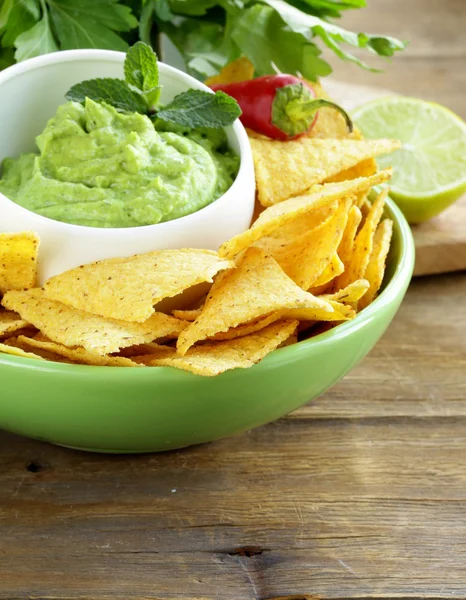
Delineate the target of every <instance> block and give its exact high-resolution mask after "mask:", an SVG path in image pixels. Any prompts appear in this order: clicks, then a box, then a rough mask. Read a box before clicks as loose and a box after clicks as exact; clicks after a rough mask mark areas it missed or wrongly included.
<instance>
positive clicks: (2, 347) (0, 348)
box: [0, 344, 45, 360]
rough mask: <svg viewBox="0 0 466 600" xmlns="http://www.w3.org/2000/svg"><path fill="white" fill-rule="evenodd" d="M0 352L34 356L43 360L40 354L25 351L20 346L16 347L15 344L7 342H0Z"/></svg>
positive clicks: (28, 356)
mask: <svg viewBox="0 0 466 600" xmlns="http://www.w3.org/2000/svg"><path fill="white" fill-rule="evenodd" d="M0 353H3V354H11V355H12V356H20V357H21V358H34V359H36V360H45V358H42V356H39V355H38V354H33V353H32V352H25V351H24V350H22V349H21V348H17V347H16V346H9V345H7V344H0Z"/></svg>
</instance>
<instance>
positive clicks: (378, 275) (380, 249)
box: [358, 219, 393, 309]
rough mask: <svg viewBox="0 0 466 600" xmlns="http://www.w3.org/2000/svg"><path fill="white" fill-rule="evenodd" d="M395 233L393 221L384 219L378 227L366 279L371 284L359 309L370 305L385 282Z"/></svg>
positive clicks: (360, 302) (365, 275)
mask: <svg viewBox="0 0 466 600" xmlns="http://www.w3.org/2000/svg"><path fill="white" fill-rule="evenodd" d="M392 233H393V221H392V220H391V219H384V220H383V221H382V222H381V223H380V225H379V226H378V227H377V231H376V232H375V235H374V240H373V246H372V252H371V256H370V258H369V264H368V265H367V267H366V271H365V273H364V277H365V278H366V279H367V281H368V282H369V284H370V287H369V289H368V291H367V292H366V294H365V295H364V296H363V297H362V298H361V300H360V301H359V305H358V307H359V309H363V308H365V307H366V306H368V304H370V303H371V302H372V301H373V300H374V298H375V297H376V296H377V292H378V291H379V289H380V286H381V285H382V282H383V277H384V273H385V261H386V258H387V255H388V251H389V250H390V242H391V239H392Z"/></svg>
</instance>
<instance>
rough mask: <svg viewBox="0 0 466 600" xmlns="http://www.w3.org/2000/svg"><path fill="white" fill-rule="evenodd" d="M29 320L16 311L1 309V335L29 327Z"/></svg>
mask: <svg viewBox="0 0 466 600" xmlns="http://www.w3.org/2000/svg"><path fill="white" fill-rule="evenodd" d="M27 325H28V322H27V321H25V320H24V319H21V317H20V316H19V315H18V314H17V313H15V312H9V311H7V310H0V337H2V336H4V335H6V334H9V333H13V332H15V331H18V330H19V329H23V328H24V327H27Z"/></svg>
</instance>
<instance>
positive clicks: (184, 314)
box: [172, 307, 202, 321]
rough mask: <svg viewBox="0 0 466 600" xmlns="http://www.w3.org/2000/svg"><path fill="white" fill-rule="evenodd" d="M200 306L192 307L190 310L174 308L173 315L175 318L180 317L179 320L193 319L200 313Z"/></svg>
mask: <svg viewBox="0 0 466 600" xmlns="http://www.w3.org/2000/svg"><path fill="white" fill-rule="evenodd" d="M201 312H202V307H201V308H192V309H191V310H176V309H175V310H174V311H173V313H172V314H173V316H174V317H175V318H176V319H180V320H181V321H195V320H196V319H197V317H198V316H199V315H200V314H201Z"/></svg>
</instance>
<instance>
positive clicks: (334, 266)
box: [308, 227, 346, 295]
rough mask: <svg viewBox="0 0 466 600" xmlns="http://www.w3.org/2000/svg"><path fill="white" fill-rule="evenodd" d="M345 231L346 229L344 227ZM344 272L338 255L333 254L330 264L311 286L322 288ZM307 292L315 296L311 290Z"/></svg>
mask: <svg viewBox="0 0 466 600" xmlns="http://www.w3.org/2000/svg"><path fill="white" fill-rule="evenodd" d="M345 231H346V227H345ZM344 270H345V265H344V264H343V261H342V260H341V259H340V257H339V256H338V253H337V252H335V253H334V254H333V256H332V258H331V259H330V262H329V263H328V265H327V266H326V267H325V269H324V270H323V271H322V273H321V274H320V275H319V277H318V278H317V279H316V280H315V281H314V283H313V284H312V285H313V287H315V288H317V287H321V286H324V285H326V284H328V283H330V282H331V281H332V279H334V278H335V277H338V275H341V274H342V273H343V271H344ZM308 291H309V292H310V293H311V294H314V295H316V294H315V293H314V292H313V291H312V290H308Z"/></svg>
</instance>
